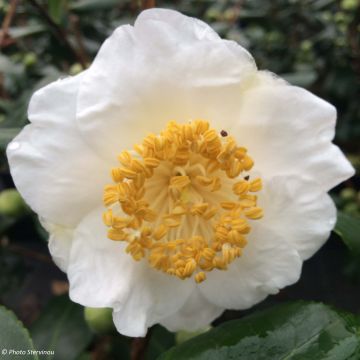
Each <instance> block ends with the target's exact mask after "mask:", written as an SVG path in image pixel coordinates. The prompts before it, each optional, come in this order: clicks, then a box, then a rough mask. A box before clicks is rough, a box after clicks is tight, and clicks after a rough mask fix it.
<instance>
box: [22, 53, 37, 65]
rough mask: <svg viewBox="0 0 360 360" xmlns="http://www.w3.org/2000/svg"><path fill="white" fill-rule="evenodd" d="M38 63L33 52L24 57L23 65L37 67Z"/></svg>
mask: <svg viewBox="0 0 360 360" xmlns="http://www.w3.org/2000/svg"><path fill="white" fill-rule="evenodd" d="M36 62H37V56H36V54H35V53H33V52H29V53H27V54H26V55H25V56H24V59H23V63H24V65H25V66H27V67H30V66H33V65H35V64H36Z"/></svg>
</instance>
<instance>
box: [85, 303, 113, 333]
mask: <svg viewBox="0 0 360 360" xmlns="http://www.w3.org/2000/svg"><path fill="white" fill-rule="evenodd" d="M84 315H85V321H86V322H87V324H88V325H89V328H90V329H92V330H93V331H95V332H97V333H99V334H104V333H108V332H111V331H112V330H113V329H114V323H113V319H112V309H110V308H91V307H85V310H84Z"/></svg>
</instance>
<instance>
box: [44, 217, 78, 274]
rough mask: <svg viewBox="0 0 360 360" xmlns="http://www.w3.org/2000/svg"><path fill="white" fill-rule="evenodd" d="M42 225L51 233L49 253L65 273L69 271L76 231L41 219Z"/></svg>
mask: <svg viewBox="0 0 360 360" xmlns="http://www.w3.org/2000/svg"><path fill="white" fill-rule="evenodd" d="M40 222H41V225H42V226H43V227H44V228H45V229H46V231H47V232H48V233H49V240H48V241H49V251H50V254H51V256H52V258H53V260H54V262H55V264H56V265H57V266H58V267H59V268H60V269H61V270H62V271H64V272H66V271H67V268H68V265H69V259H70V249H71V245H72V239H73V231H74V229H71V228H66V227H64V226H61V225H57V224H53V223H50V222H48V221H46V220H45V219H43V218H40Z"/></svg>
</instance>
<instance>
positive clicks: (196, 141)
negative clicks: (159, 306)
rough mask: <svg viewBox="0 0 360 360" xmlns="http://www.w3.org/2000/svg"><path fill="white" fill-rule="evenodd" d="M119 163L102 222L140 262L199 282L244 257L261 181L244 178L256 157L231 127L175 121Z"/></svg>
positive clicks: (258, 210)
mask: <svg viewBox="0 0 360 360" xmlns="http://www.w3.org/2000/svg"><path fill="white" fill-rule="evenodd" d="M118 160H119V162H120V164H121V167H116V168H113V169H112V171H111V174H112V178H113V180H114V182H115V184H112V185H107V186H106V187H105V190H104V203H105V206H106V207H107V208H108V209H107V210H106V212H105V213H104V222H105V224H106V225H107V226H108V227H109V228H110V229H109V232H108V237H109V238H110V239H111V240H115V241H125V242H127V243H128V245H127V247H126V252H127V253H129V254H131V256H132V257H133V258H134V259H135V260H140V259H142V258H146V259H147V260H148V262H149V264H150V265H151V266H152V267H154V268H155V269H158V270H161V271H163V272H165V273H167V274H170V275H174V276H177V277H179V278H180V279H185V278H188V277H191V276H194V278H195V281H196V282H198V283H200V282H202V281H204V280H205V279H206V272H208V271H211V270H213V269H220V270H226V269H227V266H228V265H229V264H230V263H231V262H232V261H234V260H235V259H236V258H237V257H239V256H241V254H242V250H243V248H244V247H245V246H246V244H247V240H246V234H248V233H249V232H250V226H249V223H248V219H251V220H255V219H260V218H261V217H262V215H263V212H262V209H261V208H259V207H257V204H256V203H257V196H256V195H255V194H254V193H256V192H257V191H259V190H260V189H261V179H259V178H256V179H254V180H250V179H249V176H244V175H245V174H246V172H247V171H249V170H250V169H251V168H252V166H253V164H254V162H253V160H252V159H251V158H250V157H249V156H248V155H247V150H246V149H245V148H244V147H240V146H238V145H237V144H236V142H235V140H234V139H233V138H232V137H231V136H228V134H227V132H226V131H224V130H222V131H221V132H220V134H218V133H217V132H216V131H215V130H214V129H211V128H210V126H209V123H208V122H206V121H203V120H195V121H192V122H190V123H188V124H178V123H177V122H175V121H170V122H169V123H168V124H167V126H166V128H165V130H163V131H162V132H161V133H160V135H154V134H149V135H148V136H146V137H145V138H144V140H143V141H142V143H141V144H140V145H135V146H134V151H123V152H122V153H121V154H120V155H119V157H118ZM244 173H245V174H244Z"/></svg>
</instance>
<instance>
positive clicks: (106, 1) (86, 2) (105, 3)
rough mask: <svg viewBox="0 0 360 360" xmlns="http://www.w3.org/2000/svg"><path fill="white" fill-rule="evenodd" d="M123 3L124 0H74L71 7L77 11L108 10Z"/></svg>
mask: <svg viewBox="0 0 360 360" xmlns="http://www.w3.org/2000/svg"><path fill="white" fill-rule="evenodd" d="M121 3H122V1H119V0H102V1H99V0H78V1H74V2H73V4H72V5H71V6H70V8H71V10H76V11H94V10H106V9H111V8H113V7H114V6H116V5H120V4H121Z"/></svg>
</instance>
